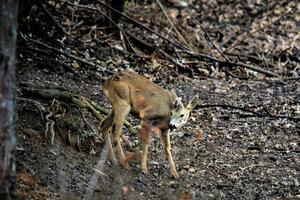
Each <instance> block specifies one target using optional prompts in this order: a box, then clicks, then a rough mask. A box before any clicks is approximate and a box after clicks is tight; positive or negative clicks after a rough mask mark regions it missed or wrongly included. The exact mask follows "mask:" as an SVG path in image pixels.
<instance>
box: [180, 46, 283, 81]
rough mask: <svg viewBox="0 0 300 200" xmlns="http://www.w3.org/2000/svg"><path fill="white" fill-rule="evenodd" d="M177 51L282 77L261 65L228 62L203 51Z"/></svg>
mask: <svg viewBox="0 0 300 200" xmlns="http://www.w3.org/2000/svg"><path fill="white" fill-rule="evenodd" d="M177 52H181V53H186V54H189V55H190V56H193V57H196V58H202V59H203V58H204V59H208V60H211V61H214V62H218V63H220V64H223V65H225V66H228V65H231V66H241V67H245V68H247V69H251V70H253V71H256V72H260V73H262V74H266V75H269V76H273V77H280V75H279V74H276V73H275V72H271V71H268V70H265V69H262V68H260V67H255V66H253V65H249V64H246V63H242V62H232V61H230V62H228V61H224V60H221V59H218V58H215V57H212V56H208V55H205V54H202V53H195V52H192V51H177Z"/></svg>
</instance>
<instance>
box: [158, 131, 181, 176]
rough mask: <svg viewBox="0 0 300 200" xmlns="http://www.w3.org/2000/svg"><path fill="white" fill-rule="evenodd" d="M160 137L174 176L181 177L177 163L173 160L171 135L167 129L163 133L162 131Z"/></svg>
mask: <svg viewBox="0 0 300 200" xmlns="http://www.w3.org/2000/svg"><path fill="white" fill-rule="evenodd" d="M159 136H160V139H161V142H162V145H163V148H164V151H165V153H166V156H167V158H168V161H169V165H170V169H171V174H172V175H173V177H174V178H179V174H178V172H177V170H176V168H175V164H174V161H173V157H172V154H171V143H170V135H169V132H168V131H165V132H163V133H160V135H159Z"/></svg>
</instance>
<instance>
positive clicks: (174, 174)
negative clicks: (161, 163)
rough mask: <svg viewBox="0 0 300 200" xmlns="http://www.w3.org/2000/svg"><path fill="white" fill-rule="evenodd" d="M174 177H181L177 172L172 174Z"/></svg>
mask: <svg viewBox="0 0 300 200" xmlns="http://www.w3.org/2000/svg"><path fill="white" fill-rule="evenodd" d="M172 175H173V177H174V178H175V179H178V178H179V177H180V176H179V174H178V172H177V171H175V172H172Z"/></svg>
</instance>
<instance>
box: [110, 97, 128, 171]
mask: <svg viewBox="0 0 300 200" xmlns="http://www.w3.org/2000/svg"><path fill="white" fill-rule="evenodd" d="M114 108H115V113H116V114H115V116H114V125H113V127H112V133H113V143H114V147H115V148H116V151H117V153H118V155H119V158H120V161H121V164H122V165H123V167H124V168H125V169H128V168H129V165H128V161H127V159H126V157H125V154H124V151H123V149H122V146H121V142H120V135H121V130H122V126H123V124H124V121H125V119H126V117H127V115H128V114H129V112H130V106H129V105H128V104H127V103H126V102H119V103H118V104H116V105H114Z"/></svg>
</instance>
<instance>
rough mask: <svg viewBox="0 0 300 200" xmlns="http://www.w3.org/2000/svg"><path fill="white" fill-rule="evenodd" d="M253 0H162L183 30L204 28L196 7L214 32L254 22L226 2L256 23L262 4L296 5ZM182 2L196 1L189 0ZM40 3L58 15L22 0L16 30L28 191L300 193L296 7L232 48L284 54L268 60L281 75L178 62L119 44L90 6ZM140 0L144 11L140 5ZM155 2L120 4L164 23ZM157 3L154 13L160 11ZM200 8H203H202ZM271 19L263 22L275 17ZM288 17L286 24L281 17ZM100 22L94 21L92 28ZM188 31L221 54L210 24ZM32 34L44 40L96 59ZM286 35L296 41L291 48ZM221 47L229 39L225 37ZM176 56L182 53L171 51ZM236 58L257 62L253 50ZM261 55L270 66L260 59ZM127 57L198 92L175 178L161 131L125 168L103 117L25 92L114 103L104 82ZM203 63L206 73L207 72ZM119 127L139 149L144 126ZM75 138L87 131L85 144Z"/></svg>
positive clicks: (155, 76)
mask: <svg viewBox="0 0 300 200" xmlns="http://www.w3.org/2000/svg"><path fill="white" fill-rule="evenodd" d="M201 2H202V1H201ZM255 2H256V4H255V3H253V2H252V3H249V2H248V3H249V4H247V3H245V2H243V1H236V3H229V4H226V5H225V4H222V3H218V2H217V1H210V2H206V1H203V2H202V4H197V3H195V2H194V1H175V0H172V1H171V0H170V1H165V3H166V5H165V4H164V6H166V8H168V12H169V14H170V16H174V15H176V16H177V17H178V20H179V22H178V23H179V27H180V31H182V32H183V31H184V30H185V31H186V32H184V33H185V34H187V35H188V34H190V32H192V31H193V29H196V27H198V26H196V25H195V21H193V20H191V21H188V22H183V21H184V20H187V19H188V17H189V16H190V18H195V19H197V20H199V21H201V22H202V23H203V24H205V25H207V26H208V27H209V32H210V33H211V37H212V38H213V39H214V41H218V40H217V38H218V37H219V36H218V34H219V33H218V32H220V33H222V34H225V33H226V34H228V35H229V33H230V34H231V31H232V32H235V31H236V30H237V29H239V31H240V32H244V31H246V30H247V28H248V27H249V24H247V23H248V22H247V21H246V19H245V20H244V18H241V20H240V21H236V18H237V17H239V16H231V15H233V14H230V13H229V12H228V6H235V8H236V9H237V10H238V11H241V12H242V13H243V16H244V15H245V16H244V17H245V18H247V17H248V19H251V20H252V21H256V20H257V18H255V17H253V16H260V17H258V19H259V20H258V21H259V22H261V21H260V19H264V18H263V17H264V13H266V12H267V11H270V10H271V11H272V12H273V11H274V10H276V11H277V12H275V11H274V13H275V14H274V15H270V16H268V17H269V18H272V17H273V19H277V18H278V16H281V15H280V14H282V13H284V12H285V11H287V10H288V9H289V8H290V7H292V6H293V4H291V5H290V4H288V3H286V4H284V3H283V4H281V5H280V6H281V7H280V6H279V7H278V6H276V5H275V6H274V7H271V6H268V5H269V4H265V3H264V2H265V1H262V2H263V3H262V2H261V1H255ZM259 2H261V3H259ZM86 3H87V2H86ZM185 3H186V4H188V5H189V6H188V7H185V5H186V4H185ZM80 4H82V5H89V6H92V4H88V3H87V4H83V2H81V3H80ZM43 5H44V6H45V7H46V8H47V10H48V11H49V12H50V14H51V16H52V17H53V18H54V19H55V21H56V22H53V21H52V20H50V19H49V15H47V14H45V13H46V12H45V10H43V9H42V7H41V5H39V4H38V5H35V4H33V3H32V4H29V3H28V4H27V3H25V2H21V4H20V14H19V18H20V19H19V23H20V28H19V30H20V33H22V34H23V37H21V35H20V36H19V39H18V44H19V45H18V46H19V47H18V52H17V56H18V69H17V111H18V127H17V139H18V145H17V182H18V193H19V196H20V198H21V199H128V200H132V199H133V200H134V199H137V200H140V199H166V200H167V199H170V200H171V199H172V200H173V199H180V200H188V199H300V183H299V182H300V157H299V153H300V139H299V138H300V137H299V136H300V124H299V121H300V103H299V102H300V82H299V79H298V77H299V76H300V72H299V71H297V70H299V57H298V60H297V56H299V55H300V54H299V48H300V45H299V39H297V38H296V37H295V38H296V39H295V41H296V43H293V42H292V40H293V37H292V35H293V34H294V33H297V30H299V20H300V18H299V15H296V16H295V15H289V16H288V17H287V19H286V18H284V19H282V20H281V21H280V22H278V23H279V24H280V26H279V27H283V29H278V28H276V26H275V25H270V26H269V27H267V28H266V30H264V31H258V33H257V34H256V35H255V34H253V37H250V38H249V40H247V42H246V40H245V42H244V43H242V44H241V45H240V46H239V48H237V49H238V50H239V51H238V52H239V53H240V52H243V53H244V54H249V55H258V54H260V55H265V56H266V58H265V59H266V60H267V61H268V62H269V61H270V62H271V63H273V64H274V63H276V62H279V64H280V65H276V66H275V67H274V66H269V67H268V68H267V70H272V71H274V72H276V73H278V74H279V75H280V77H275V78H274V77H269V76H267V75H265V74H263V73H259V72H255V71H252V70H247V69H244V68H238V67H236V68H235V67H234V68H229V72H230V73H228V71H227V69H228V68H222V67H220V69H219V70H216V67H217V66H216V65H217V64H216V63H215V62H211V61H207V60H201V61H199V63H198V64H196V65H194V66H189V67H187V68H186V69H182V68H180V67H179V66H177V65H175V64H174V63H172V62H171V61H170V60H168V59H165V58H163V56H162V55H157V54H155V53H152V54H150V55H149V54H147V52H143V51H142V50H141V49H139V50H137V51H138V53H139V54H138V56H136V55H133V53H128V52H127V51H125V50H124V49H123V50H122V51H119V50H117V49H120V48H122V47H121V46H122V39H119V36H116V35H113V34H108V33H107V32H105V31H104V30H102V29H101V27H102V26H100V25H98V24H97V23H99V21H100V22H101V20H103V19H102V18H100V17H97V16H95V13H93V12H90V11H81V10H79V9H78V8H77V7H75V6H72V5H67V4H63V3H62V2H61V1H47V2H46V1H44V2H43ZM244 5H248V6H249V7H247V9H248V11H249V12H248V13H244V12H245V9H246V8H245V7H243V6H244ZM270 5H272V4H270ZM270 7H271V8H270ZM280 8H282V9H283V11H282V10H281V9H280ZM298 8H299V5H298ZM141 9H143V10H142V11H143V12H138V11H140V10H141ZM157 9H158V6H157V5H156V4H155V3H149V2H148V3H147V2H146V3H145V4H142V3H141V4H139V3H137V2H135V3H134V2H129V3H128V5H127V7H125V11H124V12H125V14H127V15H130V16H133V17H134V18H135V19H139V20H140V22H141V23H143V24H145V25H147V26H153V30H155V31H157V32H160V31H163V30H164V29H163V27H162V26H164V24H168V23H167V20H162V19H163V17H162V16H164V15H163V13H162V12H161V11H157ZM247 9H246V10H247ZM69 10H73V12H74V13H76V14H74V13H73V15H74V16H73V17H74V18H75V17H78V16H79V15H80V14H82V16H81V18H80V17H78V19H77V20H78V21H77V22H76V23H79V22H80V20H83V25H82V26H80V25H79V26H80V28H79V29H75V28H74V29H73V30H72V31H70V33H71V35H72V39H70V36H67V35H65V34H66V33H64V32H62V31H61V29H60V28H59V27H58V26H57V24H62V27H64V28H65V30H68V28H70V27H71V26H74V24H72V23H75V19H73V20H74V21H72V20H71V19H72V16H71V15H72V14H71V13H70V12H67V11H69ZM154 11H155V12H157V13H158V14H157V13H156V14H157V16H155V17H153V15H154V14H155V12H154ZM227 12H228V13H227ZM179 13H180V14H179ZM197 13H198V14H197ZM199 13H206V15H205V16H199V15H200V14H199ZM261 13H262V14H261ZM278 13H279V14H278ZM83 14H84V15H83ZM239 14H240V12H236V15H239ZM227 15H230V16H227ZM241 15H242V14H241ZM217 16H219V17H217ZM251 16H252V18H251ZM180 17H181V18H180ZM297 17H298V18H297ZM179 18H180V19H179ZM269 18H267V19H266V21H267V22H269V21H272V20H271V19H269ZM159 19H160V20H161V21H162V23H161V24H159V23H160V22H161V21H159ZM181 19H182V21H180V20H181ZM70 20H71V21H70ZM197 20H196V21H197ZM222 20H224V21H226V22H227V23H228V27H227V28H228V29H226V27H222V26H223V25H222V23H223V21H222ZM57 22H59V23H57ZM122 23H124V24H126V21H125V22H124V21H123V22H122V21H121V24H122ZM249 23H250V22H249ZM287 24H290V27H291V28H290V29H285V28H284V27H285V26H288V25H287ZM294 24H296V25H295V26H293V25H294ZM94 25H98V27H97V28H95V29H94V31H95V32H94V33H92V32H93V31H92V28H91V27H92V26H94ZM124 26H125V25H124ZM103 27H105V26H104V25H103ZM126 28H127V29H128V30H132V31H133V32H134V33H135V34H136V35H137V36H139V37H145V38H146V40H145V41H148V42H151V41H152V39H153V41H156V42H157V43H158V44H159V45H161V46H160V47H166V46H168V44H165V41H161V40H158V39H156V38H155V36H153V35H146V34H145V33H144V30H141V29H139V28H137V27H134V26H132V27H131V26H130V25H128V26H126ZM198 28H199V27H198ZM103 29H104V28H103ZM217 29H218V30H219V31H218V30H217ZM268 31H270V32H268ZM237 32H238V31H236V32H235V33H237ZM185 34H183V35H185ZM96 35H97V36H99V37H98V38H96V37H95V36H96ZM228 35H227V36H228ZM24 36H26V37H28V38H30V39H28V38H27V40H26V37H24ZM227 36H226V37H227ZM262 36H263V38H264V39H261V38H262ZM267 36H269V39H270V40H272V39H273V40H276V41H278V44H277V46H276V45H275V46H276V47H274V43H275V42H270V41H267V40H265V39H266V38H267ZM65 37H66V38H67V39H66V38H65ZM224 37H225V36H224ZM232 37H233V36H232ZM99 38H100V39H99ZM121 38H122V37H121ZM234 38H236V37H234ZM148 39H149V40H148ZM190 39H191V43H190V44H191V45H192V44H194V46H193V48H194V49H199V48H200V47H201V45H202V48H211V49H210V50H211V51H213V52H214V54H213V55H216V54H217V53H216V52H215V50H214V49H213V47H208V46H210V45H208V44H209V42H205V41H206V40H205V36H204V35H202V39H201V38H200V39H201V44H200V43H199V42H197V40H199V38H198V39H197V37H191V38H190ZM30 40H34V41H41V42H42V43H43V44H47V45H48V47H49V46H51V47H53V48H55V49H57V50H59V51H61V52H67V54H72V55H74V57H79V58H82V59H83V60H85V61H88V62H91V63H94V64H95V66H93V65H90V64H84V63H83V62H82V61H78V60H74V59H72V58H70V57H68V56H66V55H67V54H63V53H58V52H57V51H54V50H51V49H50V48H48V47H47V46H43V45H41V44H38V43H37V42H33V41H31V42H30ZM123 40H124V38H123ZM220 40H221V39H220ZM224 40H225V39H224ZM273 40H272V41H273ZM283 41H284V42H285V45H287V46H288V47H289V48H288V49H285V51H284V50H283V48H284V47H283V46H284V45H283V44H281V42H283ZM193 42H194V43H193ZM222 42H223V41H221V42H220V43H222ZM123 43H124V41H123ZM196 43H197V44H196ZM205 43H206V44H205ZM224 43H225V42H224ZM279 43H280V44H279ZM292 44H293V45H294V46H293V47H291V45H292ZM133 45H134V44H133ZM203 45H204V46H203ZM227 45H230V43H228V44H227ZM255 45H256V48H254V47H253V46H255ZM265 45H269V48H271V47H270V46H272V45H273V47H274V48H273V50H272V51H270V52H269V54H268V53H266V52H265V51H264V48H266V49H267V47H265ZM154 46H155V45H154ZM224 47H228V46H226V45H225V44H224ZM87 49H88V50H87ZM145 51H146V50H145ZM277 51H278V52H277ZM124 52H125V53H124ZM168 52H169V51H168ZM170 52H172V51H170ZM207 52H209V50H207V51H206V53H207ZM279 52H281V53H282V52H283V53H282V54H280V53H279ZM170 54H171V53H170ZM172 55H173V54H172ZM282 55H284V56H282ZM268 56H269V57H268ZM280 56H282V57H280ZM174 57H175V58H178V57H176V55H175V53H174ZM179 57H180V56H179ZM220 58H221V57H220ZM230 58H231V57H230ZM279 58H280V59H279ZM236 59H241V60H242V61H243V62H245V63H250V64H253V65H254V64H255V63H254V62H250V59H249V60H248V59H247V60H245V58H243V59H242V58H241V57H238V58H236ZM283 63H286V64H285V65H284V64H283ZM199 65H201V66H204V67H203V70H197V67H198V66H199ZM274 65H275V64H274ZM259 66H260V67H262V66H265V65H264V63H260V64H259ZM128 67H129V68H131V69H133V70H135V71H136V72H138V73H140V74H142V75H144V76H146V77H147V78H150V79H151V80H152V81H153V82H155V83H157V84H159V85H160V86H162V87H164V88H167V89H175V90H176V93H177V95H178V96H181V97H182V98H183V101H184V102H187V101H188V99H189V98H190V97H192V96H193V95H195V94H197V95H198V96H199V97H200V99H201V102H200V103H199V105H198V106H197V107H196V108H195V110H194V111H193V113H192V114H191V117H190V120H189V121H188V123H187V124H186V125H185V126H184V127H183V128H181V129H179V130H175V131H174V132H172V134H171V144H172V154H173V157H174V160H175V164H176V168H177V170H178V172H179V174H180V178H179V179H174V178H173V177H172V176H171V174H170V169H169V167H168V161H167V159H166V157H165V155H164V152H163V150H162V147H161V144H160V141H159V138H158V137H157V136H156V135H153V137H152V139H151V141H150V147H149V154H148V158H149V159H148V173H147V174H144V173H142V172H141V169H140V166H139V163H138V162H132V163H131V164H130V169H129V170H125V169H123V168H122V167H121V166H119V165H117V166H115V165H112V164H111V163H110V162H109V161H108V160H107V159H106V152H105V150H104V149H105V148H104V146H105V144H104V141H103V136H102V135H101V133H99V123H100V122H99V121H98V120H97V119H96V118H95V117H94V116H93V115H92V114H91V113H90V112H89V111H88V110H87V109H80V108H78V107H76V106H74V105H73V104H69V103H66V102H63V101H60V100H49V99H45V98H42V97H40V96H38V95H32V94H31V93H28V89H39V90H46V89H54V90H57V91H62V92H65V91H67V92H70V93H72V94H78V95H82V96H84V97H86V98H88V99H90V100H93V101H94V102H96V103H97V104H98V105H99V106H101V107H103V108H106V109H108V110H109V109H110V105H109V104H108V102H107V100H106V98H105V97H104V94H103V92H102V84H103V81H104V80H105V79H106V78H107V77H110V76H111V75H112V74H113V73H114V72H116V71H120V70H123V69H126V68H128ZM297 67H298V68H297ZM205 70H206V71H207V72H208V73H209V74H205V73H204V74H203V72H206V71H205ZM232 73H234V74H235V75H236V76H235V77H233V76H231V75H230V74H232ZM297 73H299V76H297ZM37 103H40V104H39V105H42V107H43V108H45V110H41V109H40V108H41V107H39V106H37ZM55 106H57V107H58V110H55V116H53V118H52V119H53V120H54V121H55V124H54V131H55V138H54V143H53V144H50V143H49V140H48V139H47V138H46V137H45V129H46V126H47V120H46V115H47V114H49V112H50V111H53V109H54V107H55ZM128 121H129V122H130V124H131V125H132V126H134V128H135V130H138V128H139V126H138V124H139V121H138V120H137V119H136V118H134V117H133V116H131V115H130V116H129V118H128ZM122 132H123V134H122V145H123V147H124V150H125V151H126V152H132V151H137V150H138V149H139V148H140V147H139V136H138V134H136V135H133V134H132V133H130V132H129V131H128V129H127V128H125V127H124V128H123V130H122ZM68 133H70V134H71V136H70V137H71V139H70V140H68ZM77 137H79V138H80V145H79V147H78V145H77V141H76V138H77Z"/></svg>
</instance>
